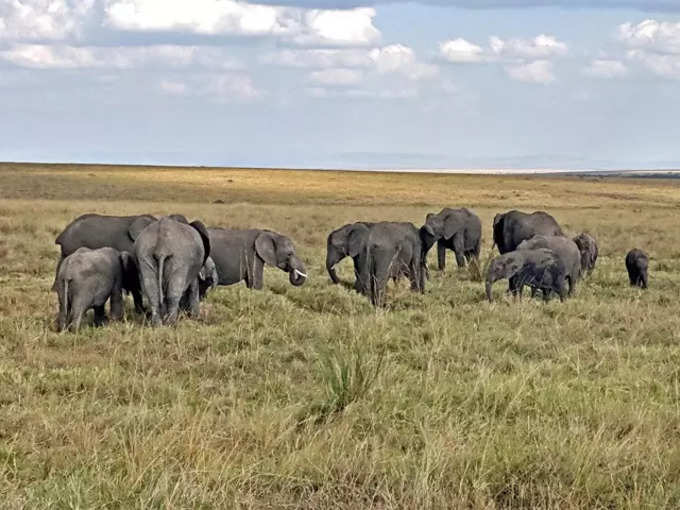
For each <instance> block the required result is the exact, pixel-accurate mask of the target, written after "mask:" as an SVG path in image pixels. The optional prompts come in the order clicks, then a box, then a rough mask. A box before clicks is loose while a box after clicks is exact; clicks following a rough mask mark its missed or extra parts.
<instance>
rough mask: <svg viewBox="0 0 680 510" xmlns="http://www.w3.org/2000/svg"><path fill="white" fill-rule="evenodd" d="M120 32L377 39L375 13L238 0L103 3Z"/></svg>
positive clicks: (307, 40) (337, 41) (309, 41)
mask: <svg viewBox="0 0 680 510" xmlns="http://www.w3.org/2000/svg"><path fill="white" fill-rule="evenodd" d="M105 12H106V20H107V23H108V24H109V25H111V26H112V27H114V28H117V29H121V30H135V31H179V32H191V33H198V34H207V35H246V36H248V35H250V36H275V37H281V38H284V39H288V40H291V41H293V42H296V43H298V44H305V45H321V44H331V45H367V44H370V43H372V42H375V41H376V40H378V39H379V38H380V32H379V31H378V29H377V28H376V27H375V26H374V25H373V18H374V17H375V14H376V12H375V9H372V8H356V9H347V10H329V9H302V8H297V7H281V6H272V5H260V4H255V3H248V2H243V1H236V0H191V1H190V2H189V1H187V0H107V5H106V8H105Z"/></svg>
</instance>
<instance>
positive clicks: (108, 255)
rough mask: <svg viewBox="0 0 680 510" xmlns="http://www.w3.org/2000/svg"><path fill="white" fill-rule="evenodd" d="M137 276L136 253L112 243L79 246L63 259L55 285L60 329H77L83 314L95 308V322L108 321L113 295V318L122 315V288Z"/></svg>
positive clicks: (58, 327) (118, 317)
mask: <svg viewBox="0 0 680 510" xmlns="http://www.w3.org/2000/svg"><path fill="white" fill-rule="evenodd" d="M136 279H137V266H136V264H135V260H134V257H133V256H132V255H131V254H130V253H129V252H126V251H123V252H119V251H118V250H116V249H114V248H110V247H106V248H98V249H96V250H91V249H90V248H84V247H82V248H78V249H77V250H76V251H75V252H74V253H72V254H70V255H68V256H67V257H65V258H64V260H63V261H61V264H60V265H59V270H58V272H57V277H56V279H55V281H54V286H53V288H54V289H55V291H56V292H57V296H58V298H59V314H58V316H57V329H58V330H59V331H64V330H65V329H71V330H72V331H78V329H79V328H80V323H81V321H82V318H83V315H84V314H85V312H87V311H88V310H89V309H90V308H94V324H95V326H101V325H103V324H104V323H105V322H106V313H105V311H104V305H105V304H106V301H108V300H109V299H110V307H111V318H112V319H113V320H120V319H122V318H123V288H124V287H125V285H129V283H130V281H132V280H136Z"/></svg>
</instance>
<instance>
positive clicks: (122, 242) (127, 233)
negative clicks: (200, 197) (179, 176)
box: [55, 214, 187, 313]
mask: <svg viewBox="0 0 680 510" xmlns="http://www.w3.org/2000/svg"><path fill="white" fill-rule="evenodd" d="M171 217H172V218H174V219H176V220H178V221H182V222H183V223H187V219H186V218H185V217H184V216H182V215H179V214H175V215H172V216H171ZM155 221H157V219H156V218H155V217H154V216H151V215H150V214H142V215H136V216H104V215H101V214H84V215H82V216H79V217H78V218H76V219H75V220H73V221H72V222H71V223H69V225H68V226H67V227H66V228H65V229H64V230H63V232H62V233H61V234H59V235H58V236H57V239H56V240H55V244H58V245H59V246H60V247H61V258H60V260H59V264H57V272H58V271H59V266H60V265H61V262H62V260H64V258H66V257H68V256H69V255H70V254H72V253H74V252H75V251H76V250H77V249H78V248H81V247H85V248H90V249H97V248H104V247H107V246H108V247H111V248H115V249H116V250H118V251H120V252H123V251H126V252H128V253H134V243H135V239H136V238H137V236H138V235H139V234H140V233H141V232H142V230H144V229H145V228H146V227H147V226H148V225H150V224H151V223H153V222H155ZM130 285H131V286H130V287H125V289H124V290H126V291H128V292H130V293H131V294H132V297H133V299H134V302H135V310H136V311H137V313H142V312H143V311H144V308H143V306H142V290H141V285H140V282H139V279H134V280H133V281H131V282H130Z"/></svg>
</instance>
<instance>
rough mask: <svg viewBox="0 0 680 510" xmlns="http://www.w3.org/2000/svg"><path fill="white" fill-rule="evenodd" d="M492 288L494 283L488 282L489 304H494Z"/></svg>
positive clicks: (487, 294)
mask: <svg viewBox="0 0 680 510" xmlns="http://www.w3.org/2000/svg"><path fill="white" fill-rule="evenodd" d="M492 286H493V281H491V280H486V298H487V299H488V300H489V303H491V302H493V292H492V290H491V288H492Z"/></svg>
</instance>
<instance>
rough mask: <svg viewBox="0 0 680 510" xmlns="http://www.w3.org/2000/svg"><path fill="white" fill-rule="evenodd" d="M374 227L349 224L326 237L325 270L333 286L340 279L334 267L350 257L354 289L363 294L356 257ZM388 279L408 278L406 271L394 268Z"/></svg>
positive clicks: (364, 223) (360, 223) (369, 224)
mask: <svg viewBox="0 0 680 510" xmlns="http://www.w3.org/2000/svg"><path fill="white" fill-rule="evenodd" d="M373 225H375V223H370V222H366V221H358V222H356V223H349V224H347V225H343V226H342V227H340V228H338V229H336V230H334V231H333V232H331V233H330V234H329V235H328V240H327V242H326V270H327V271H328V275H329V276H330V278H331V281H332V282H333V283H334V284H338V283H340V278H338V275H337V273H336V271H335V266H336V265H337V264H338V263H339V262H340V261H342V260H343V259H344V258H345V257H352V260H353V261H354V276H355V282H354V289H355V290H356V291H357V292H361V293H363V292H364V290H363V289H362V288H361V284H360V283H361V280H360V278H359V266H358V257H359V254H360V253H361V250H362V249H363V248H364V246H365V243H366V240H367V239H368V232H369V230H370V229H371V228H372V227H373ZM394 269H395V270H394V271H393V272H392V274H390V277H391V278H392V280H394V281H395V282H396V281H397V280H398V279H399V278H400V277H402V276H405V277H408V271H406V272H404V271H401V270H400V269H402V268H400V267H398V266H395V267H394Z"/></svg>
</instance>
